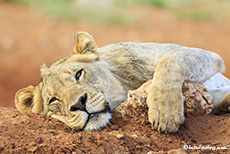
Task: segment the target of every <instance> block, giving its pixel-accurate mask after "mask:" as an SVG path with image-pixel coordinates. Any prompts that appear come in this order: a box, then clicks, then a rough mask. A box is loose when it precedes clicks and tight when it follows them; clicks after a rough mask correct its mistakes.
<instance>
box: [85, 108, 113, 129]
mask: <svg viewBox="0 0 230 154" xmlns="http://www.w3.org/2000/svg"><path fill="white" fill-rule="evenodd" d="M111 118H112V114H111V113H109V112H106V113H100V114H97V115H96V116H94V117H92V118H91V119H90V120H89V121H88V123H87V124H86V126H85V128H84V131H89V130H99V129H101V128H103V127H105V126H106V125H107V124H108V123H109V121H110V119H111Z"/></svg>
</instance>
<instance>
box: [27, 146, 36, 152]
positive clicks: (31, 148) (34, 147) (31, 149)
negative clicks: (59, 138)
mask: <svg viewBox="0 0 230 154" xmlns="http://www.w3.org/2000/svg"><path fill="white" fill-rule="evenodd" d="M37 149H38V147H37V146H30V147H29V148H28V149H27V150H28V151H30V152H34V151H36V150H37Z"/></svg>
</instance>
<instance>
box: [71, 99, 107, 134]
mask: <svg viewBox="0 0 230 154" xmlns="http://www.w3.org/2000/svg"><path fill="white" fill-rule="evenodd" d="M85 112H86V113H87V114H88V117H87V120H86V122H85V125H84V126H83V128H81V129H79V128H75V129H74V131H75V132H76V131H83V130H84V129H85V128H86V126H87V124H88V123H89V121H90V120H91V119H92V118H94V117H96V116H98V115H100V114H103V113H110V112H111V108H110V105H109V103H106V104H105V109H104V110H102V111H98V112H93V113H89V112H88V111H87V110H85Z"/></svg>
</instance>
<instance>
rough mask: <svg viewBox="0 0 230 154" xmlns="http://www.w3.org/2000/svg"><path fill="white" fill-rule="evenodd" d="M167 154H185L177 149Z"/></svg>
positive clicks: (182, 150)
mask: <svg viewBox="0 0 230 154" xmlns="http://www.w3.org/2000/svg"><path fill="white" fill-rule="evenodd" d="M167 154H186V152H185V150H184V149H183V148H179V149H172V150H169V151H168V152H167Z"/></svg>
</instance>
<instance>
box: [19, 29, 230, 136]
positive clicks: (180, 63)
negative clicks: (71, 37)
mask: <svg viewBox="0 0 230 154" xmlns="http://www.w3.org/2000/svg"><path fill="white" fill-rule="evenodd" d="M224 70H225V66H224V62H223V60H222V58H221V57H220V56H219V55H217V54H216V53H214V52H210V51H206V50H203V49H199V48H192V47H184V46H180V45H176V44H170V43H134V42H123V43H113V44H109V45H106V46H103V47H100V48H98V47H97V45H96V43H95V40H94V38H93V37H92V36H91V35H90V34H88V33H87V32H77V33H76V34H75V45H74V48H73V55H71V56H69V57H64V58H61V59H59V60H57V61H55V62H54V63H53V64H52V65H51V66H50V67H49V68H48V67H47V66H46V65H45V64H43V65H42V66H41V81H40V82H39V84H38V85H36V86H28V87H26V88H23V89H21V90H19V91H18V92H17V93H16V96H15V105H16V107H17V109H18V110H19V111H20V112H22V113H31V112H33V113H40V114H42V115H46V116H51V117H53V118H56V119H58V120H60V121H62V122H64V123H65V124H66V125H68V126H69V127H71V128H73V129H74V130H75V131H83V130H86V131H87V130H98V129H101V128H102V127H105V126H106V125H107V124H108V123H109V121H110V119H111V117H112V116H111V114H112V113H111V111H112V110H113V109H114V108H115V107H116V106H118V105H119V103H120V102H122V101H124V100H125V99H126V97H127V96H126V94H127V92H128V91H129V90H133V89H136V88H138V87H140V86H141V85H142V84H143V83H144V82H146V81H148V80H150V79H152V82H151V85H150V87H149V90H148V96H147V100H146V104H147V107H148V120H149V122H150V123H151V125H152V127H153V129H154V130H158V131H159V132H166V133H167V132H172V133H173V132H177V131H178V128H179V126H180V125H181V124H182V123H183V122H184V120H185V117H184V112H183V111H184V105H183V98H182V85H183V83H184V82H187V81H189V82H194V83H201V84H204V85H205V86H206V87H207V89H209V90H210V92H211V93H212V95H213V97H214V99H213V101H214V107H213V111H214V113H217V114H218V113H222V112H229V109H230V107H229V106H230V82H229V79H227V78H226V77H224V75H222V74H221V73H222V72H224Z"/></svg>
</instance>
